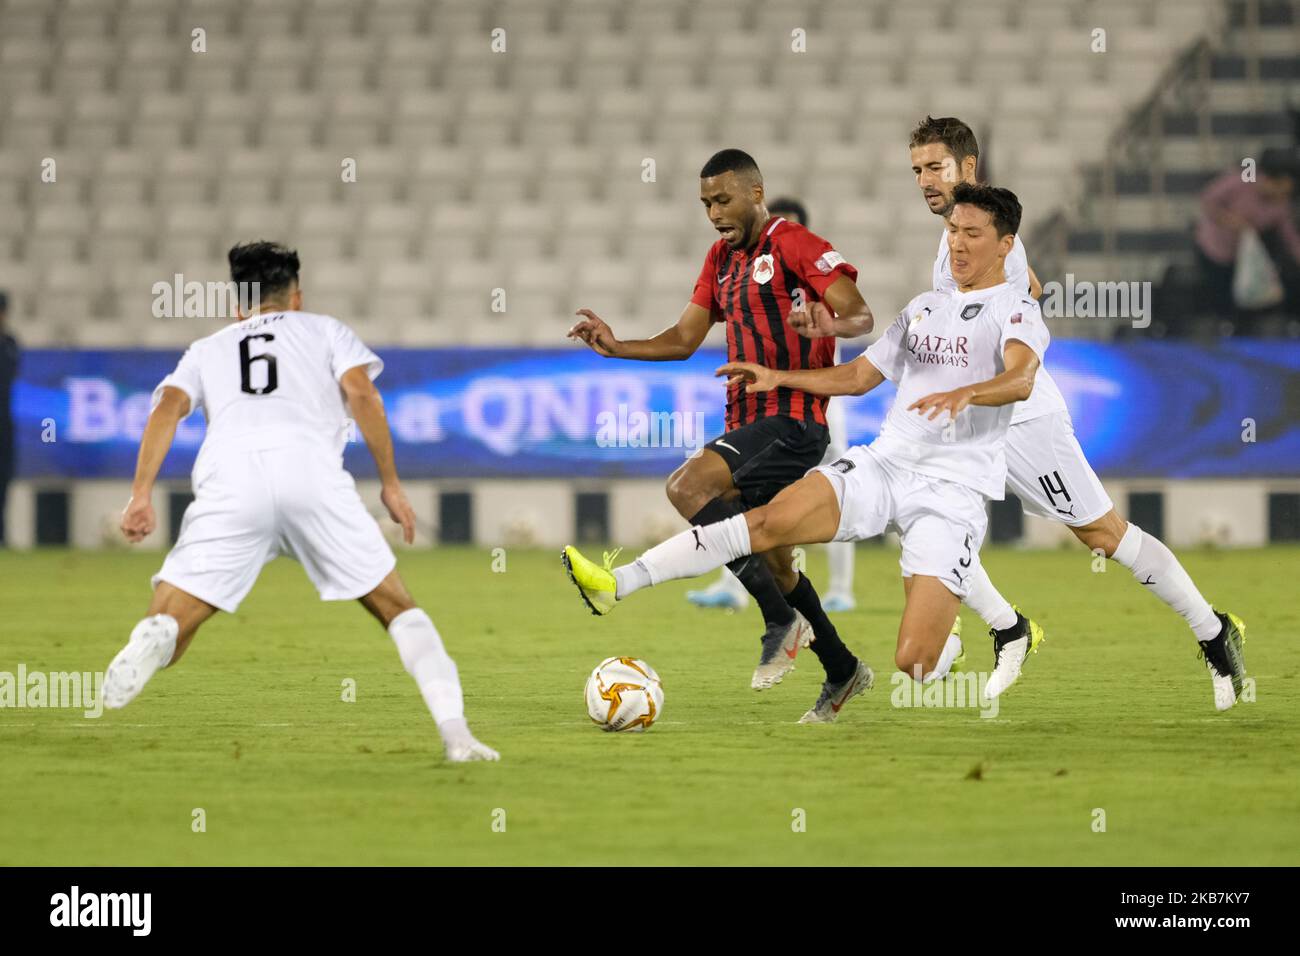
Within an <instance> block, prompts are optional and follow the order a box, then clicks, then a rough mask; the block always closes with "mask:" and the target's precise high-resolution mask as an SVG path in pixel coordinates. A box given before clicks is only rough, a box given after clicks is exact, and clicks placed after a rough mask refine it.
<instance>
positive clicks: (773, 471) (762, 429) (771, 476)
mask: <svg viewBox="0 0 1300 956" xmlns="http://www.w3.org/2000/svg"><path fill="white" fill-rule="evenodd" d="M828 444H830V433H829V432H828V431H827V430H826V426H825V425H819V424H817V423H816V422H805V421H800V420H799V419H796V418H789V417H787V416H785V415H774V416H772V417H770V418H760V419H759V420H758V421H756V422H750V423H749V424H748V425H742V426H740V427H739V428H737V429H735V430H734V431H729V432H727V433H726V434H725V435H723V436H721V437H720V438H715V439H713V441H711V442H709V443H708V444H707V445H705V446H704V447H705V448H708V449H710V450H712V451H715V452H717V453H718V454H719V455H721V456H722V458H723V460H724V461H726V463H727V466H728V467H729V468H730V469H731V480H732V481H733V482H735V485H736V487H737V488H739V489H740V499H741V501H742V502H743V503H744V505H745V507H746V508H757V507H758V506H759V505H765V504H767V503H768V502H769V501H771V500H772V499H773V498H775V497H776V494H777V492H778V491H780V490H781V489H782V488H784V487H785V486H786V485H791V484H794V482H796V481H798V480H799V479H800V478H802V477H803V476H804V475H806V474H807V473H808V470H809V469H810V468H816V467H817V466H818V465H820V464H821V463H822V458H823V457H825V455H826V446H827V445H828Z"/></svg>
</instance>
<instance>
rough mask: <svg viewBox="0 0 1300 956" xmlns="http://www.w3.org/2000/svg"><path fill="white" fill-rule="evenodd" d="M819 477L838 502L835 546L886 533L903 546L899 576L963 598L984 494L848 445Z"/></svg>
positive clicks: (980, 530) (981, 527) (975, 554)
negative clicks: (928, 581) (936, 584)
mask: <svg viewBox="0 0 1300 956" xmlns="http://www.w3.org/2000/svg"><path fill="white" fill-rule="evenodd" d="M813 471H818V472H821V473H822V474H823V475H825V476H826V477H827V479H828V480H829V481H830V483H831V486H832V487H833V488H834V489H835V496H836V498H838V499H839V503H840V526H839V530H838V531H836V533H835V540H836V541H861V540H862V539H863V538H872V537H875V536H876V535H878V534H883V533H884V532H885V531H889V530H894V531H897V532H898V534H899V537H900V539H901V540H902V544H903V554H902V556H901V557H900V558H899V561H898V563H899V566H900V567H902V569H903V577H905V578H910V577H911V576H912V575H914V574H924V575H928V576H930V577H935V578H938V579H939V580H940V581H942V582H943V584H944V586H945V587H946V588H947V589H948V590H949V591H951V592H952V593H953V594H956V595H957V596H958V597H960V598H965V597H966V595H967V594H969V593H970V585H971V579H972V575H973V574H974V572H975V570H976V569H977V568H978V567H979V559H980V557H979V554H980V545H981V544H982V543H983V542H984V532H985V530H986V529H987V527H988V514H987V512H986V511H985V500H984V496H983V495H982V494H980V493H979V492H978V491H976V490H975V489H974V488H968V487H966V486H965V485H959V484H957V483H956V482H955V481H945V480H944V479H942V478H927V477H926V476H925V475H918V474H917V473H916V472H914V471H912V470H910V469H909V468H905V467H903V466H900V465H896V464H893V463H892V462H890V461H889V459H887V458H885V457H884V456H882V455H879V454H877V453H876V452H875V451H873V450H872V449H871V448H870V447H868V446H866V445H855V446H854V447H853V448H850V449H849V450H848V452H847V453H846V454H845V455H844V457H843V458H840V459H839V460H838V461H835V462H832V463H831V464H829V465H821V466H820V467H818V468H814V469H813Z"/></svg>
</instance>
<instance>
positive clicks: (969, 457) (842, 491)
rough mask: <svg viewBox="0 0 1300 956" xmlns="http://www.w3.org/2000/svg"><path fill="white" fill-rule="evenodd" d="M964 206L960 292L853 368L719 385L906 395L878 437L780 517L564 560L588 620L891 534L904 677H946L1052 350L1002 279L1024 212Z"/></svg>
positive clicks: (731, 370) (836, 689)
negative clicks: (786, 555) (802, 547)
mask: <svg viewBox="0 0 1300 956" xmlns="http://www.w3.org/2000/svg"><path fill="white" fill-rule="evenodd" d="M955 200H956V206H955V208H954V209H953V211H952V215H951V222H950V231H949V243H950V247H951V250H952V257H953V273H954V275H955V276H956V277H957V282H958V287H957V288H956V289H953V290H951V291H946V292H939V291H926V292H923V293H921V294H920V295H918V296H917V297H916V298H914V299H912V301H911V302H910V303H908V305H907V307H906V308H905V309H904V310H903V312H902V313H900V314H899V316H898V318H897V319H896V320H895V321H894V323H893V325H891V326H890V328H889V329H888V330H887V331H886V332H885V334H884V335H883V336H882V337H881V338H880V339H879V340H878V341H876V342H875V343H874V344H873V345H872V346H871V347H870V348H869V349H867V351H866V352H865V353H864V354H863V355H862V356H861V357H859V358H858V359H856V360H855V361H853V362H850V363H848V364H847V365H837V366H834V367H833V368H823V369H814V370H804V371H778V370H775V369H770V368H767V367H765V366H762V365H756V364H751V363H745V362H734V363H728V364H726V365H724V366H722V368H720V369H719V370H718V372H719V374H726V375H728V376H730V377H731V379H732V381H744V382H746V383H747V384H746V390H747V391H769V390H771V389H774V388H777V387H781V386H785V387H791V388H801V389H807V390H808V391H809V392H811V393H812V394H819V395H827V396H834V395H862V394H865V393H866V392H868V391H870V390H871V389H873V388H875V387H876V386H877V385H879V384H881V383H882V382H884V381H885V380H886V379H889V380H891V381H894V382H896V383H897V385H898V397H897V399H896V400H895V401H894V404H893V406H892V407H891V408H890V410H889V414H888V416H887V417H886V420H885V423H884V425H883V427H882V428H881V430H880V435H879V437H878V438H877V439H876V440H875V441H874V442H872V443H871V445H869V446H856V447H854V448H852V449H850V450H849V452H848V453H847V454H846V455H845V456H844V457H843V458H841V459H839V460H838V461H835V462H832V463H831V464H829V465H821V466H819V467H817V468H815V469H813V470H812V471H810V472H809V473H808V474H807V475H806V476H805V477H803V478H802V479H800V480H799V481H797V482H795V483H794V484H792V485H790V486H788V487H786V488H785V489H784V490H782V491H781V492H780V493H779V494H778V495H777V496H776V497H775V498H774V499H773V500H772V502H771V503H770V504H768V505H766V506H764V507H760V508H756V509H754V510H751V511H748V512H746V513H745V514H741V515H735V516H733V517H731V518H727V519H725V520H723V521H719V522H716V523H714V524H709V525H704V526H702V527H695V528H691V529H690V530H688V531H685V532H683V533H682V534H679V535H677V536H676V537H674V538H671V539H669V540H668V541H666V542H664V543H663V544H660V545H657V546H655V547H653V548H651V549H650V550H649V551H647V552H646V553H645V554H643V555H641V556H640V557H639V558H637V560H636V561H635V562H633V563H631V564H626V565H623V566H621V567H618V568H610V567H608V566H607V567H601V566H599V565H597V564H594V563H593V562H591V561H589V560H587V559H586V558H585V557H583V555H582V554H581V553H579V552H578V550H577V549H576V548H574V547H572V546H569V547H567V548H565V550H564V555H563V557H564V564H565V567H566V569H567V570H568V572H569V576H570V578H571V579H572V580H573V582H574V584H575V585H576V586H577V587H578V589H579V591H580V592H581V594H582V595H583V598H584V600H585V602H586V603H587V604H588V606H589V607H591V608H593V609H596V610H597V611H598V613H608V612H609V611H611V610H613V608H614V606H615V604H616V603H617V602H618V601H620V600H623V599H624V598H626V597H627V596H628V595H630V594H632V593H633V592H635V591H637V590H639V589H641V588H644V587H648V586H651V585H654V584H660V583H662V582H664V581H669V580H673V579H675V578H683V577H691V576H694V575H697V574H703V573H705V572H707V571H710V570H713V569H714V568H717V567H720V566H721V565H723V564H725V563H726V562H728V561H733V560H735V559H736V558H737V557H739V556H743V555H747V554H751V553H760V552H763V551H766V550H767V549H769V548H772V547H780V546H783V545H791V544H802V543H810V542H822V541H831V540H835V541H857V540H861V539H863V538H868V537H873V536H875V535H878V534H881V533H882V532H884V531H886V530H887V529H890V528H893V529H896V530H897V531H898V533H899V535H900V538H901V540H902V549H903V552H902V557H901V559H900V562H899V563H900V565H901V567H902V572H903V589H904V593H905V596H906V597H905V604H904V608H903V617H902V621H901V623H900V625H899V630H898V644H897V650H896V652H895V657H894V661H895V664H896V665H897V666H898V668H899V669H900V670H901V671H903V672H904V673H906V674H908V675H910V676H911V677H913V678H914V679H916V680H930V679H933V678H934V677H935V676H936V675H938V674H939V673H941V664H943V661H942V657H943V653H944V650H945V646H946V642H947V638H948V635H949V633H950V630H951V628H952V624H953V621H954V619H955V618H956V616H957V610H958V606H959V603H960V601H961V599H962V598H964V597H965V596H966V595H967V593H968V592H969V589H970V585H971V581H972V579H973V577H974V574H975V572H976V571H977V570H978V569H979V550H980V544H981V543H982V542H983V539H984V531H985V527H986V525H987V517H986V513H985V507H986V503H987V501H988V499H990V498H1001V497H1002V495H1003V494H1004V489H1005V486H1006V462H1005V458H1004V452H1003V441H1004V438H1005V436H1006V431H1007V426H1008V425H1009V424H1010V421H1011V412H1012V405H1013V403H1015V402H1017V401H1022V400H1024V399H1025V398H1027V397H1028V396H1029V393H1030V391H1031V389H1032V388H1033V383H1034V375H1035V372H1036V371H1037V369H1038V366H1039V363H1040V362H1041V360H1042V356H1043V353H1044V352H1045V351H1046V349H1047V343H1048V334H1047V328H1046V326H1045V325H1044V324H1043V321H1042V316H1041V315H1040V313H1039V308H1038V303H1037V302H1035V301H1034V300H1033V299H1030V298H1029V297H1028V296H1027V294H1026V293H1025V292H1024V291H1022V290H1019V289H1016V288H1013V287H1012V286H1011V285H1010V284H1009V283H1008V282H1007V281H1006V279H1005V276H1004V272H1003V270H1004V264H1005V260H1006V257H1007V255H1008V254H1009V253H1010V252H1011V248H1012V246H1013V244H1014V241H1015V232H1016V230H1017V229H1018V228H1019V225H1020V203H1019V202H1018V201H1017V200H1016V197H1015V196H1014V195H1013V194H1012V193H1010V192H1008V191H1007V190H1005V189H994V188H992V187H987V186H972V185H963V186H962V187H961V188H960V189H959V190H958V191H957V192H956V194H955ZM943 669H946V665H945V666H944V668H943ZM872 681H873V675H872V673H871V670H870V668H868V667H867V665H866V664H865V663H862V662H861V661H860V662H859V666H858V672H857V673H856V674H854V675H853V677H851V678H849V679H848V680H846V681H844V682H842V683H841V684H834V685H833V684H830V683H829V682H828V683H826V684H823V685H822V692H821V695H820V697H819V698H818V699H817V701H816V703H815V704H814V705H813V707H812V708H811V709H810V710H809V711H808V712H807V713H805V714H804V715H803V717H802V718H801V719H800V722H801V723H825V722H829V721H833V720H834V719H835V718H836V716H837V715H838V713H839V710H840V708H841V707H842V706H843V705H844V703H845V702H846V701H847V700H849V699H850V698H851V697H853V696H855V695H857V694H860V693H862V692H863V691H864V690H866V689H868V688H869V687H870V686H871V684H872Z"/></svg>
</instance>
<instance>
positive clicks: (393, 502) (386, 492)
mask: <svg viewBox="0 0 1300 956" xmlns="http://www.w3.org/2000/svg"><path fill="white" fill-rule="evenodd" d="M339 385H340V386H341V387H342V388H343V394H344V395H345V396H346V397H347V400H348V407H349V408H350V409H351V410H352V418H353V420H355V421H356V423H357V428H359V429H360V430H361V436H362V437H363V438H365V440H366V447H367V448H369V449H370V454H371V455H372V456H373V457H374V459H375V468H376V469H378V471H379V480H380V482H381V483H382V484H383V490H382V491H381V492H380V494H379V500H380V501H382V502H383V504H384V507H385V508H387V509H388V516H389V517H390V518H392V519H393V520H394V521H396V522H397V523H398V524H400V525H401V526H402V539H403V540H404V541H405V542H406V543H407V544H410V543H411V542H412V541H414V540H415V511H414V510H413V509H412V508H411V503H410V502H409V501H407V500H406V492H404V491H403V490H402V483H401V481H400V480H398V477H397V463H396V461H395V460H394V457H393V436H392V433H391V432H390V431H389V430H388V416H387V415H386V414H385V413H384V399H383V396H381V395H380V394H379V389H377V388H375V383H374V382H372V381H371V380H370V376H369V375H368V374H366V366H364V365H358V366H357V367H356V368H350V369H348V370H347V371H346V372H344V373H343V377H342V378H340V379H339Z"/></svg>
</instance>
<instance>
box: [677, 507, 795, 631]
mask: <svg viewBox="0 0 1300 956" xmlns="http://www.w3.org/2000/svg"><path fill="white" fill-rule="evenodd" d="M743 511H744V509H743V508H741V507H740V506H739V505H737V504H735V503H733V502H730V501H723V500H722V499H721V498H714V499H713V500H712V501H710V502H709V503H708V504H707V505H705V506H704V507H703V508H701V509H700V510H699V512H697V513H696V515H695V516H694V517H693V518H691V524H693V525H695V524H714V523H715V522H718V521H725V520H726V519H727V518H730V517H732V516H733V515H738V514H741V513H742V512H743ZM727 567H728V568H730V569H731V573H732V574H734V575H735V576H736V577H737V578H739V579H740V583H741V584H743V585H744V586H745V590H746V591H748V592H749V593H750V596H751V597H753V599H754V601H755V602H756V603H757V604H758V609H759V610H760V611H762V612H763V623H764V624H766V625H773V624H777V625H781V626H782V627H784V626H785V625H788V624H789V623H790V622H791V621H793V620H794V611H793V610H792V609H791V607H790V605H789V604H787V603H786V600H785V598H784V597H783V596H782V595H781V589H780V588H779V587H777V586H776V579H775V578H774V577H772V571H771V570H770V569H769V568H768V566H767V562H766V561H764V560H763V558H762V556H761V555H757V554H747V555H745V557H743V558H737V559H736V560H735V561H732V562H731V563H730V564H728V565H727Z"/></svg>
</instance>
